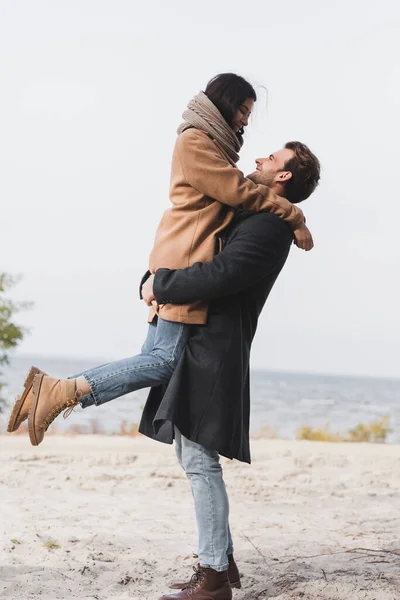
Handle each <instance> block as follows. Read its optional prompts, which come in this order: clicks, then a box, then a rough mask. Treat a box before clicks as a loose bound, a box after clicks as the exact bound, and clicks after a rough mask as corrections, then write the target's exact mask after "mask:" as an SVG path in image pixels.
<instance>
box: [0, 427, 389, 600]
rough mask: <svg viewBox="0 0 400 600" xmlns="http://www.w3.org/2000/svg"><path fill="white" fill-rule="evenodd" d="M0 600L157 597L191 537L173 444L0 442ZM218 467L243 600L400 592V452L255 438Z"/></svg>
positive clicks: (183, 560)
mask: <svg viewBox="0 0 400 600" xmlns="http://www.w3.org/2000/svg"><path fill="white" fill-rule="evenodd" d="M0 452H1V467H0V495H1V521H0V535H1V540H0V545H1V555H2V559H1V563H0V597H1V598H12V599H17V598H18V599H19V600H23V599H25V598H26V599H28V598H29V599H31V598H41V599H42V600H56V599H64V598H82V599H83V598H84V599H87V600H89V599H93V598H95V599H98V600H106V599H109V598H115V599H120V600H122V599H125V598H133V599H137V600H139V599H140V600H147V599H148V600H150V599H151V600H156V599H157V598H158V597H159V596H161V595H162V594H163V593H166V592H167V591H168V584H169V582H171V581H173V580H176V579H177V578H178V579H180V578H182V577H184V578H186V577H187V576H188V575H190V574H191V568H192V565H194V564H195V562H196V559H195V558H193V553H194V552H196V547H197V539H196V528H195V521H194V515H193V506H192V498H191V492H190V488H189V483H188V481H187V480H186V478H185V476H184V474H183V473H182V472H181V471H180V468H179V466H178V464H177V461H176V459H175V454H174V450H173V447H171V446H165V445H162V444H157V443H155V442H152V441H150V440H147V439H145V438H143V437H141V436H139V437H135V438H128V437H117V436H115V437H114V436H113V437H111V436H109V437H107V436H89V435H87V436H86V435H80V436H75V437H74V436H66V435H65V436H48V438H47V439H45V441H44V443H43V444H42V445H41V446H40V447H38V448H33V447H32V446H31V445H30V443H29V440H28V438H27V437H26V436H6V435H2V436H0ZM252 452H253V464H252V465H251V466H249V465H245V464H241V463H238V462H231V461H229V460H223V466H224V472H225V479H226V483H227V487H228V492H229V494H230V499H231V528H232V533H233V536H234V542H235V555H236V560H237V562H238V565H239V569H240V571H241V573H242V583H243V587H242V589H241V590H235V591H234V598H235V599H237V600H244V599H246V600H250V599H257V598H275V599H276V600H289V599H292V598H302V599H303V600H314V599H317V598H318V599H326V600H328V599H329V600H331V599H335V600H336V599H338V600H339V599H340V600H345V599H346V600H349V599H359V598H360V599H361V598H363V599H367V600H373V599H379V600H386V599H387V600H389V599H391V600H394V599H398V598H399V597H400V446H398V445H374V444H329V443H316V442H299V441H281V440H255V441H253V443H252Z"/></svg>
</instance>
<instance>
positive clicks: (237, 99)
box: [204, 73, 257, 133]
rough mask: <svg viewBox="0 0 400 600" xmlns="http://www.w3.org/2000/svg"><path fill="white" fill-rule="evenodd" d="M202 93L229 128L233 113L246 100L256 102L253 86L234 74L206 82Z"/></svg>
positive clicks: (221, 75) (222, 74) (220, 76)
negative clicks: (249, 99) (216, 109)
mask: <svg viewBox="0 0 400 600" xmlns="http://www.w3.org/2000/svg"><path fill="white" fill-rule="evenodd" d="M204 93H205V95H206V96H207V97H208V98H209V99H210V100H211V102H212V103H213V104H215V106H216V107H217V108H218V110H219V112H220V113H221V115H222V116H223V117H224V119H225V121H226V122H227V123H228V125H229V126H231V125H232V122H233V117H234V116H235V112H236V111H237V110H238V108H239V106H240V105H241V104H242V103H243V102H244V101H245V100H246V99H247V98H252V99H253V100H254V102H255V101H256V100H257V94H256V92H255V89H254V88H253V86H252V85H250V83H249V82H248V81H246V80H245V79H244V78H243V77H240V75H235V74H234V73H221V74H220V75H216V76H215V77H213V79H211V81H209V82H208V84H207V87H206V89H205V92H204ZM239 133H243V132H239Z"/></svg>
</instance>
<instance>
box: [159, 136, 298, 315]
mask: <svg viewBox="0 0 400 600" xmlns="http://www.w3.org/2000/svg"><path fill="white" fill-rule="evenodd" d="M170 200H171V202H172V206H171V208H169V209H168V210H167V211H166V212H165V213H164V215H163V217H162V219H161V222H160V225H159V227H158V229H157V232H156V236H155V241H154V247H153V250H152V252H151V255H150V265H149V269H150V271H151V272H152V273H155V272H156V271H157V269H160V268H168V269H184V268H186V267H189V266H191V265H193V264H194V263H196V262H209V261H211V260H212V258H213V256H214V255H215V253H216V252H217V251H218V250H219V247H220V246H219V244H220V243H219V237H218V235H219V233H220V232H221V231H222V230H223V229H225V228H226V227H227V225H229V223H230V222H231V220H232V218H233V216H234V213H235V209H236V208H237V207H239V206H243V207H245V208H247V209H248V210H252V211H261V210H266V211H269V212H272V213H275V214H277V215H279V216H280V217H282V218H283V219H285V220H286V221H287V222H288V223H290V225H291V227H292V229H296V228H297V227H298V226H299V225H300V224H301V223H303V222H304V216H303V213H302V211H301V210H300V209H299V208H297V207H296V206H294V205H293V204H291V203H290V202H289V201H288V200H286V199H285V198H281V197H280V196H277V195H276V194H274V193H273V192H271V190H270V189H269V188H268V187H266V186H264V185H257V184H255V183H253V182H252V181H250V180H249V179H247V178H246V177H245V176H244V175H243V173H242V172H241V171H240V170H239V169H238V168H237V167H235V166H233V165H232V164H231V163H230V162H229V159H228V157H227V156H226V154H225V153H224V151H223V150H222V149H221V148H220V147H219V146H218V145H217V143H216V142H215V141H214V140H213V139H212V138H211V137H210V136H209V135H208V134H207V133H205V132H203V131H199V130H198V129H194V128H192V129H188V130H186V131H184V132H183V133H182V134H180V135H179V136H178V139H177V141H176V144H175V149H174V153H173V156H172V166H171V188H170ZM157 313H158V314H159V316H160V317H161V318H163V319H166V320H167V321H176V322H179V323H191V324H199V325H201V324H204V323H206V322H207V305H206V304H204V303H203V302H196V303H194V304H185V305H174V304H165V305H163V306H161V307H159V309H158V310H157ZM154 314H155V311H151V315H150V319H149V320H150V321H151V320H152V318H154Z"/></svg>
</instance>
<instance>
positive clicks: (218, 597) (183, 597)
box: [159, 566, 232, 600]
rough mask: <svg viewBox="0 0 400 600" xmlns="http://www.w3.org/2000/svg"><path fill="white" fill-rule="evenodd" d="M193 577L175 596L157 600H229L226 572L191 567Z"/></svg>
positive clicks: (230, 592)
mask: <svg viewBox="0 0 400 600" xmlns="http://www.w3.org/2000/svg"><path fill="white" fill-rule="evenodd" d="M193 569H194V575H192V578H191V580H190V582H189V584H188V585H187V586H186V587H185V588H184V589H183V590H181V591H180V592H176V594H169V595H165V596H161V598H160V599H159V600H231V599H232V588H231V586H230V584H229V580H228V571H227V570H226V571H221V572H218V571H214V569H206V568H205V567H200V566H199V567H198V568H197V569H196V567H193Z"/></svg>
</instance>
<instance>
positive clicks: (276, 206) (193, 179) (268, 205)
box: [175, 129, 305, 230]
mask: <svg viewBox="0 0 400 600" xmlns="http://www.w3.org/2000/svg"><path fill="white" fill-rule="evenodd" d="M175 151H176V152H177V155H178V157H179V161H180V163H181V167H182V171H183V174H184V177H185V179H186V181H187V183H188V184H189V185H190V186H191V187H193V188H194V189H196V190H197V191H198V192H200V193H201V194H204V195H205V196H208V197H209V198H212V199H213V200H217V201H218V202H221V203H222V204H228V205H229V206H232V207H234V208H236V207H238V206H243V207H245V208H246V209H247V210H250V211H253V212H259V211H268V212H271V213H273V214H276V215H277V216H278V217H281V218H282V219H284V220H285V221H287V222H288V223H289V224H290V226H291V228H292V229H293V230H296V229H297V228H298V227H299V226H300V225H302V224H303V223H304V222H305V219H304V215H303V212H302V210H301V209H300V208H298V207H297V206H295V205H294V204H292V203H291V202H289V200H286V198H281V197H280V196H278V195H277V194H274V192H272V191H271V190H270V189H269V188H268V187H267V186H265V185H258V184H256V183H254V182H253V181H251V180H250V179H247V177H245V176H244V175H243V173H242V171H240V170H239V169H237V168H236V167H233V166H232V165H231V164H229V162H228V161H227V159H226V158H224V156H223V154H222V153H221V151H220V149H219V148H218V146H217V145H216V143H215V142H214V141H213V140H212V139H211V138H209V137H208V135H207V134H206V133H204V132H203V131H198V130H197V129H189V130H188V131H187V132H185V133H183V134H181V135H180V136H179V137H178V139H177V142H176V148H175Z"/></svg>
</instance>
